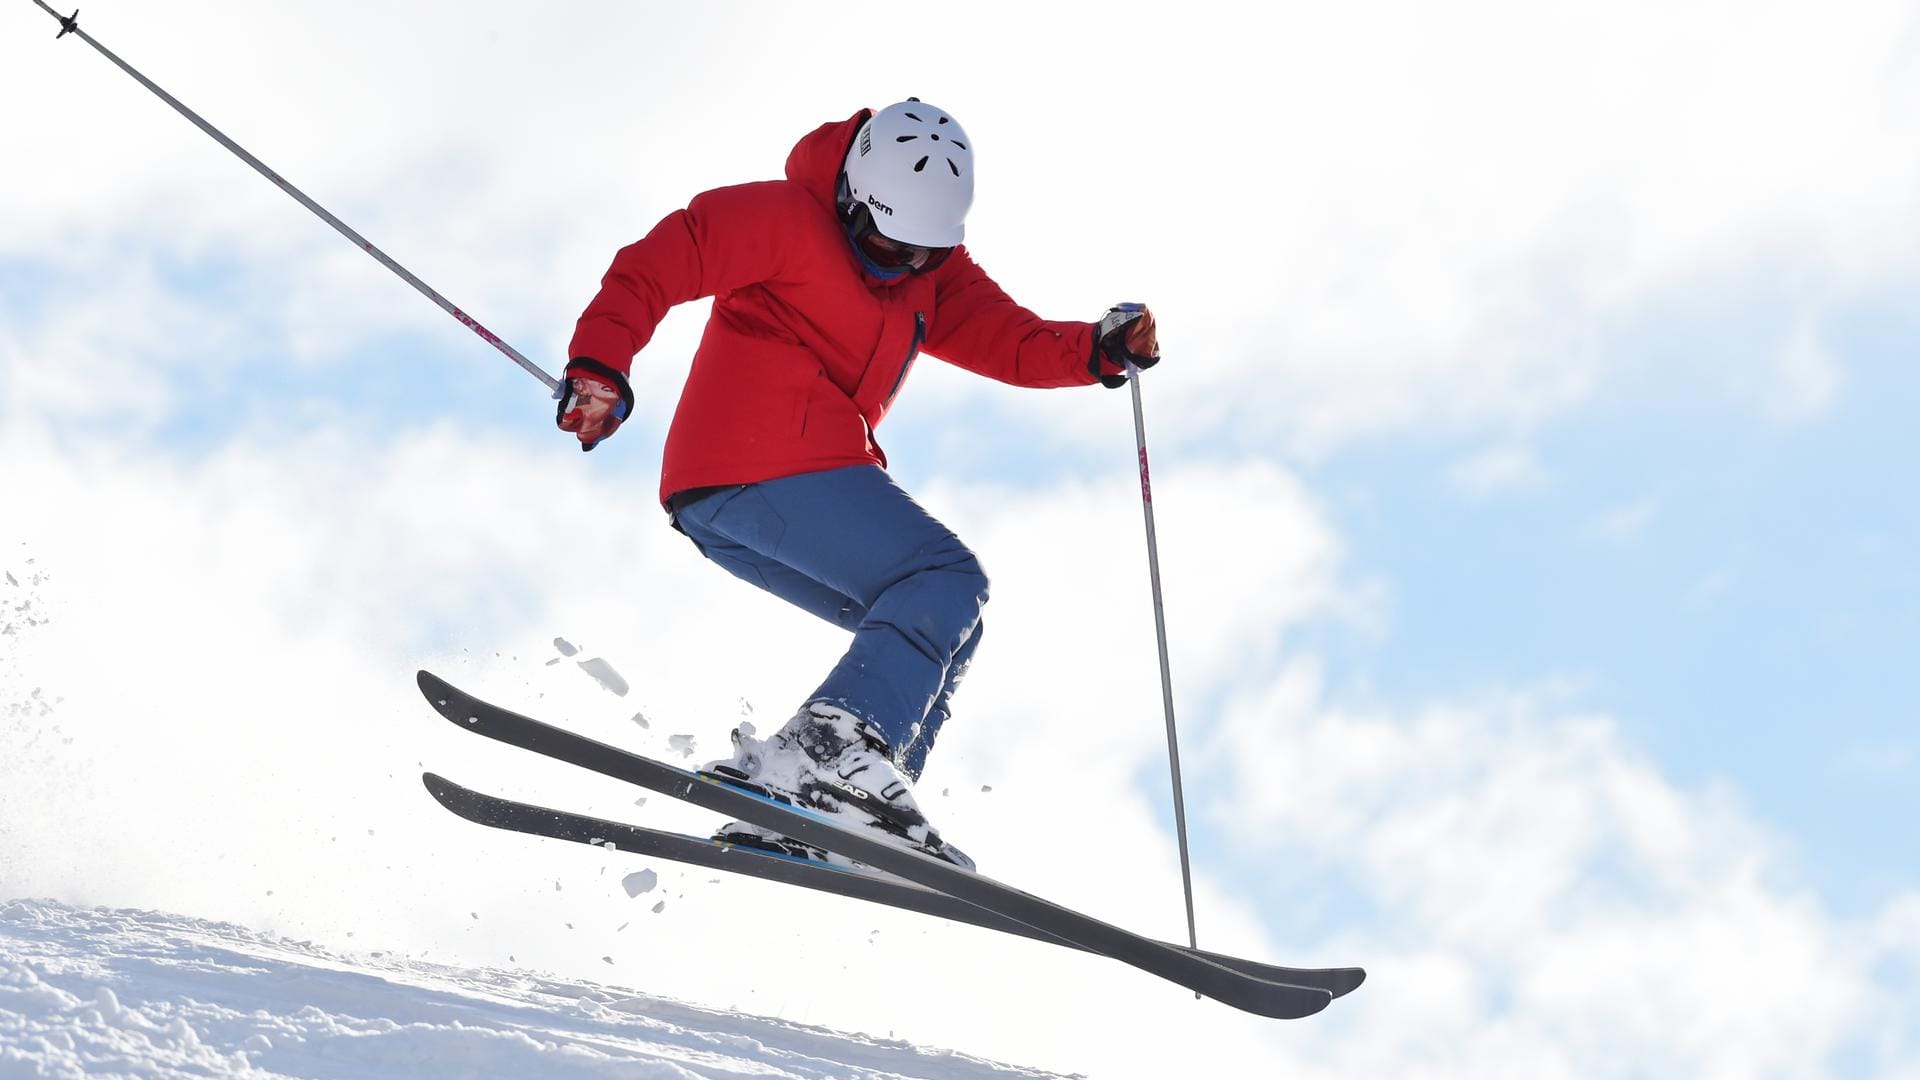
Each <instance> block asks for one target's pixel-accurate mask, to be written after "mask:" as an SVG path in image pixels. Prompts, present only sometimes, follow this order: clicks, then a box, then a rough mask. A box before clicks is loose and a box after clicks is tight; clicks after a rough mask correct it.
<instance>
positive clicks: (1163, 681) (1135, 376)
mask: <svg viewBox="0 0 1920 1080" xmlns="http://www.w3.org/2000/svg"><path fill="white" fill-rule="evenodd" d="M1127 383H1128V385H1130V386H1132V387H1133V436H1134V443H1135V445H1137V446H1138V447H1139V449H1140V505H1141V507H1142V508H1143V509H1144V511H1145V513H1146V518H1147V570H1148V573H1149V576H1150V577H1151V578H1152V580H1153V628H1154V631H1155V633H1157V634H1158V635H1159V638H1160V697H1161V700H1162V702H1163V703H1164V704H1165V705H1166V711H1167V760H1168V762H1169V763H1171V765H1172V767H1173V824H1174V829H1175V831H1176V832H1177V833H1178V834H1179V837H1180V885H1181V887H1182V888H1183V889H1184V890H1185V891H1186V896H1187V944H1188V945H1190V946H1192V947H1194V948H1196V949H1197V948H1199V947H1200V939H1199V935H1198V933H1197V932H1196V931H1195V930H1194V924H1193V864H1192V862H1191V860H1190V858H1189V857H1188V854H1187V800H1186V796H1185V795H1184V794H1183V793H1182V792H1181V790H1180V736H1179V733H1178V732H1177V731H1176V730H1175V729H1174V724H1173V673H1172V667H1171V665H1169V664H1168V662H1167V606H1166V603H1165V601H1163V600H1162V599H1161V596H1160V538H1159V535H1158V533H1156V532H1155V531H1154V527H1153V481H1152V479H1151V477H1150V475H1149V470H1148V468H1147V422H1146V419H1145V415H1144V414H1143V412H1142V411H1141V408H1140V369H1139V368H1137V367H1134V366H1133V364H1132V363H1131V362H1129V363H1128V364H1127Z"/></svg>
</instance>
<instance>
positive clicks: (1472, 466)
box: [1447, 444, 1549, 499]
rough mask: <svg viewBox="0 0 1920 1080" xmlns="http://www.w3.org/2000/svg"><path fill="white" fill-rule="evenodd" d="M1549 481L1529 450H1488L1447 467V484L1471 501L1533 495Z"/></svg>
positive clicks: (1508, 447) (1507, 447)
mask: <svg viewBox="0 0 1920 1080" xmlns="http://www.w3.org/2000/svg"><path fill="white" fill-rule="evenodd" d="M1548 481H1549V475H1548V473H1547V470H1546V467H1545V466H1544V465H1542V464H1541V463H1540V459H1539V457H1538V456H1537V455H1536V454H1535V453H1534V451H1533V449H1532V448H1531V447H1528V446H1522V445H1515V444H1506V445H1501V446H1492V447H1488V448H1487V449H1485V450H1482V451H1480V452H1479V453H1477V454H1473V455H1471V456H1469V457H1465V458H1461V459H1460V460H1459V461H1456V462H1454V463H1453V464H1452V465H1450V466H1448V467H1447V484H1448V486H1449V487H1451V488H1453V490H1454V491H1456V492H1458V493H1459V494H1461V495H1464V496H1466V497H1467V498H1470V499H1491V498H1494V497H1496V496H1500V495H1508V494H1513V493H1515V492H1521V491H1531V490H1535V489H1538V488H1541V487H1543V486H1545V485H1546V484H1547V483H1548Z"/></svg>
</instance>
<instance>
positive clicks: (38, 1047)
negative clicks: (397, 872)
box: [0, 900, 1059, 1080]
mask: <svg viewBox="0 0 1920 1080" xmlns="http://www.w3.org/2000/svg"><path fill="white" fill-rule="evenodd" d="M1058 1075H1059V1074H1057V1073H1048V1072H1039V1071H1035V1070H1030V1069H1022V1068H1017V1067H1013V1066H1007V1065H1000V1064H995V1063H993V1062H990V1061H985V1060H982V1059H979V1058H974V1057H969V1056H967V1055H964V1054H959V1053H955V1052H953V1051H947V1050H935V1049H929V1048H924V1047H917V1046H913V1045H910V1044H908V1043H904V1042H899V1041H895V1040H891V1039H876V1038H871V1037H866V1036H860V1035H848V1034H841V1033H837V1032H833V1031H829V1030H827V1029H825V1028H819V1027H811V1026H807V1025H803V1024H794V1023H788V1022H784V1021H780V1020H774V1019H768V1018H764V1017H756V1016H750V1015H747V1014H744V1013H734V1012H726V1011H721V1010H713V1009H704V1008H699V1007H696V1006H692V1005H685V1004H681V1003H679V1002H675V1001H670V1000H667V999H663V998H652V997H643V996H639V995H635V994H632V993H629V992H627V991H626V990H623V989H621V988H619V987H614V986H606V985H600V984H594V983H588V982H582V981H579V980H574V979H562V978H558V977H554V976H549V975H543V974H538V973H534V972H527V971H512V970H503V969H497V968H477V969H460V968H453V967H446V966H440V965H434V964H429V963H424V962H421V961H418V960H407V959H400V958H396V957H392V956H381V955H379V954H375V955H373V956H358V957H355V956H345V955H340V954H336V953H330V952H327V951H325V950H322V949H319V948H316V947H314V946H313V945H311V944H310V943H307V942H298V941H288V940H285V939H281V938H276V937H274V936H272V935H269V934H264V933H260V932H257V931H254V930H248V929H243V928H241V927H238V926H234V925H231V924H226V923H215V922H207V921H204V920H200V919H192V918H187V917H183V916H178V915H168V914H162V913H156V912H151V911H130V910H108V909H92V910H83V909H79V908H73V907H68V906H65V905H62V904H58V903H54V902H52V901H45V900H15V901H8V902H5V903H0V1080H24V1078H27V1077H36V1078H38V1077H59V1078H67V1077H129V1078H167V1080H172V1078H180V1077H246V1078H249V1080H264V1078H271V1077H312V1078H335V1077H337V1078H341V1080H348V1078H353V1080H381V1078H386V1077H409V1078H411V1077H422V1076H434V1077H455V1076H458V1077H532V1076H538V1077H542V1078H562V1080H564V1078H596V1077H630V1078H654V1077H660V1078H674V1080H685V1078H690V1077H722V1078H725V1077H742V1078H745V1077H754V1078H760V1080H779V1078H789V1077H790V1078H807V1077H832V1078H850V1080H883V1078H888V1077H953V1078H973V1077H1047V1076H1058Z"/></svg>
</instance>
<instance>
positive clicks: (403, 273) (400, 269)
mask: <svg viewBox="0 0 1920 1080" xmlns="http://www.w3.org/2000/svg"><path fill="white" fill-rule="evenodd" d="M33 2H34V3H36V4H38V5H40V10H42V11H45V12H46V13H47V14H49V15H51V16H53V17H54V18H55V19H57V20H59V22H60V32H59V33H58V34H55V35H54V40H56V41H57V40H59V39H60V38H63V37H66V36H67V35H68V34H72V35H74V36H76V37H78V38H79V39H80V40H81V41H84V42H86V43H87V44H89V45H91V46H93V47H94V49H95V50H96V51H97V52H99V53H100V55H101V56H104V57H106V58H107V59H109V60H111V61H113V63H114V65H115V66H116V67H118V68H119V69H120V70H121V71H124V72H126V73H127V74H128V75H131V76H133V78H134V79H135V80H136V81H138V82H139V83H140V85H141V86H144V87H146V88H147V89H148V90H151V91H153V93H154V95H155V96H157V97H158V98H159V99H160V100H161V101H164V102H166V103H167V104H168V105H171V106H173V110H174V111H175V112H177V113H179V114H180V115H181V116H184V117H186V118H187V119H188V120H191V121H193V125H194V126H195V127H197V128H199V129H200V130H201V131H204V132H206V133H207V134H208V135H210V136H212V137H213V140H214V141H215V142H217V143H219V144H220V145H221V146H224V147H226V148H227V149H228V150H231V151H233V154H234V156H235V157H238V158H239V159H240V160H241V161H244V162H246V163H247V164H248V165H251V166H253V169H254V171H255V172H257V173H259V174H260V175H261V176H264V177H266V178H267V179H269V180H271V181H273V183H274V185H275V186H276V187H278V188H279V189H280V190H281V191H284V192H286V193H287V194H288V195H291V196H293V198H294V201H296V202H298V203H299V204H300V205H301V206H304V207H306V208H307V209H308V210H311V211H313V213H314V216H316V217H318V218H319V219H320V220H322V221H324V222H326V223H327V224H329V225H331V226H333V227H334V229H335V230H336V231H337V232H339V233H340V235H341V236H344V237H346V238H347V239H348V240H351V241H353V244H354V246H356V247H358V248H359V249H360V250H362V251H364V252H366V253H367V254H369V255H371V256H373V257H374V259H375V260H376V261H378V262H379V263H380V265H382V266H384V267H386V268H387V269H389V270H391V271H393V272H394V273H395V274H398V275H399V276H400V280H402V281H404V282H406V283H407V284H409V285H411V286H413V287H414V288H415V289H418V290H419V291H420V294H421V295H422V296H425V297H426V298H427V299H429V300H431V301H433V302H434V303H436V304H438V305H440V307H441V309H442V310H444V311H445V312H446V313H447V314H449V315H451V316H453V317H454V318H456V319H458V320H460V324H461V325H462V326H465V327H466V328H467V329H469V330H472V331H473V332H474V333H476V334H479V335H480V338H481V340H483V341H485V342H486V343H487V344H489V345H492V346H493V347H494V348H496V349H499V350H500V351H501V352H503V353H505V354H507V358H508V359H510V360H512V361H513V362H514V363H516V364H519V365H520V366H521V367H523V368H525V369H526V371H527V374H529V375H532V376H533V377H534V378H536V379H539V380H540V381H541V382H543V383H545V384H546V387H547V389H548V390H551V391H554V392H555V393H558V392H559V390H560V380H558V379H556V378H554V377H553V376H551V375H549V374H547V373H546V372H545V371H543V370H541V368H540V366H539V365H538V364H535V363H534V362H533V361H531V360H529V359H527V358H526V357H524V356H522V355H520V351H519V350H518V349H515V348H514V347H513V346H511V345H509V344H507V343H506V342H504V341H501V340H500V339H499V337H497V336H495V334H494V333H493V331H491V330H489V329H487V328H486V327H484V326H481V325H480V324H479V323H478V322H475V321H474V319H473V317H472V316H470V315H468V314H467V313H466V312H464V311H461V310H460V309H459V308H457V307H454V306H453V304H451V303H449V302H448V300H447V298H446V297H444V296H441V295H440V294H439V293H437V292H435V291H433V289H432V288H431V287H429V286H428V285H427V283H426V282H424V281H421V280H420V279H419V278H417V277H415V276H413V274H412V273H411V272H410V271H408V270H407V268H406V267H404V266H401V265H400V264H399V263H397V262H395V261H393V259H391V258H389V257H388V255H387V253H386V252H384V251H381V250H380V249H379V248H377V247H374V246H373V245H372V244H371V243H368V242H367V239H366V238H365V237H363V236H361V235H360V234H359V233H357V232H354V231H353V230H352V229H350V228H348V227H347V224H346V222H344V221H341V220H340V219H339V218H337V217H334V216H333V215H332V214H330V213H328V212H327V210H326V208H325V207H323V206H321V205H320V204H319V203H317V202H314V201H313V200H312V199H309V198H307V196H306V194H305V193H304V192H302V191H301V190H300V189H299V188H297V187H294V186H293V185H292V184H289V183H287V182H286V180H284V179H282V178H281V176H280V174H279V173H276V172H274V171H273V170H272V169H269V168H267V166H266V165H265V164H264V163H262V162H261V160H260V159H259V158H257V157H254V156H253V155H252V154H249V153H247V152H246V150H245V149H243V148H242V147H241V146H240V144H239V143H236V142H234V141H233V140H232V139H229V138H227V137H226V135H225V134H223V133H222V132H221V131H220V129H219V128H216V127H214V126H213V125H212V124H209V123H207V122H206V121H205V120H202V119H201V118H200V116H199V114H198V113H195V112H194V111H193V110H192V109H189V108H187V107H186V106H185V105H182V104H181V103H180V102H179V100H178V99H176V98H175V97H174V96H173V95H172V94H169V93H167V92H166V91H165V90H162V89H160V88H159V87H158V86H156V85H154V83H153V81H152V80H150V79H148V78H147V77H146V76H145V75H142V74H140V73H139V72H138V71H135V70H134V69H133V68H132V67H131V66H130V65H129V64H128V63H127V62H126V61H125V60H122V59H120V58H119V57H118V56H115V55H114V54H113V53H112V52H111V51H110V50H109V49H108V48H107V47H106V46H105V45H102V44H100V43H99V42H98V41H95V40H94V39H93V37H92V35H90V34H88V33H87V32H86V31H85V30H82V29H80V12H79V10H78V9H75V10H74V13H73V14H71V15H62V14H60V13H59V12H57V11H55V10H53V9H52V8H50V7H48V6H47V5H46V0H33Z"/></svg>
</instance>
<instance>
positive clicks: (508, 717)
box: [419, 671, 1366, 1019]
mask: <svg viewBox="0 0 1920 1080" xmlns="http://www.w3.org/2000/svg"><path fill="white" fill-rule="evenodd" d="M419 684H420V692H421V693H423V694H425V695H426V698H427V700H428V702H430V703H431V704H432V705H433V707H434V709H435V710H437V711H438V712H439V713H440V715H441V716H443V717H445V718H446V719H448V720H450V721H452V722H453V723H454V724H457V725H459V726H460V727H463V728H466V729H467V730H469V731H473V732H476V733H478V734H481V735H485V736H487V737H488V738H490V739H496V740H498V741H500V742H504V743H507V744H509V745H512V746H517V747H520V748H522V749H524V750H531V751H533V752H534V753H537V754H542V755H545V756H547V757H551V758H555V759H558V760H560V761H565V762H568V763H569V764H573V765H578V766H580V767H581V768H584V769H588V770H591V771H593V772H596V773H600V774H602V775H604V776H610V777H613V778H614V779H617V780H624V781H626V782H628V783H631V784H635V785H638V786H640V787H643V788H646V789H648V790H650V791H656V792H659V793H661V794H663V795H669V796H672V797H673V798H676V799H680V800H682V801H685V802H689V803H692V804H693V805H695V806H699V807H701V808H703V809H707V810H712V811H714V812H716V813H719V814H723V815H726V816H728V817H731V818H735V819H737V820H740V821H745V822H747V823H749V824H753V825H758V826H761V827H762V828H766V829H771V830H773V831H775V832H777V833H780V834H781V835H784V836H790V837H792V838H794V839H795V840H799V841H801V842H802V843H806V844H811V845H813V846H815V847H819V848H824V849H826V850H828V851H832V852H835V853H836V854H839V855H843V856H845V857H847V858H849V859H852V860H854V861H856V862H858V863H860V864H861V867H859V868H850V867H844V866H839V865H835V864H830V863H824V862H817V861H814V860H810V859H802V858H797V857H794V856H788V855H782V854H777V853H773V852H767V851H761V850H757V849H754V848H744V847H737V846H734V845H731V844H727V843H724V842H721V841H717V840H712V839H708V838H705V837H696V836H688V835H684V834H681V833H673V832H664V831H661V830H658V829H648V828H643V827H641V826H637V825H627V824H622V823H619V822H613V821H605V820H601V819H598V818H593V817H588V816H585V815H582V814H573V813H568V812H566V811H562V810H550V809H547V808H545V807H539V806H533V805H529V804H527V803H520V802H514V801H513V800H510V799H503V798H499V797H497V796H493V795H486V794H482V793H480V792H477V791H473V790H471V789H469V788H465V787H462V786H460V785H459V784H456V783H454V782H452V781H451V780H447V779H445V778H444V777H441V776H437V775H435V774H433V773H427V774H425V776H424V777H423V778H422V779H423V780H424V782H425V784H426V786H427V790H428V791H429V792H431V793H432V795H433V797H434V798H435V799H437V800H439V802H440V804H441V805H443V806H445V807H446V808H447V809H448V810H451V811H453V812H454V813H455V814H458V815H459V816H461V817H463V818H466V819H467V820H469V821H474V822H477V823H479V824H482V825H487V826H491V827H493V828H497V829H506V830H510V831H513V832H520V833H527V834H530V835H535V836H547V837H553V838H556V839H561V840H571V841H573V842H575V843H582V844H592V845H595V846H598V847H611V848H614V849H616V850H620V851H626V852H631V853H633V854H636V855H648V856H653V857H656V858H662V859H669V860H672V861H675V862H682V863H687V864H690V865H694V866H704V867H709V868H712V869H716V870H725V871H728V872H730V873H736V874H744V875H747V876H749V877H757V878H762V879H765V880H768V881H777V882H783V883H785V884H789V885H798V886H801V887H802V888H808V889H814V890H818V891H820V892H826V893H832V894H834V895H837V896H848V897H854V898H856V899H861V900H867V901H871V902H873V903H877V904H885V905H887V906H889V907H897V908H901V909H903V910H907V911H917V912H920V913H922V914H926V915H933V916H937V917H939V918H944V919H951V920H954V921H956V922H963V923H968V924H970V925H973V926H979V927H984V928H986V929H990V930H998V931H1001V932H1003V933H1010V934H1016V935H1019V936H1021V937H1027V938H1032V939H1034V940H1036V941H1045V942H1048V943H1051V944H1057V945H1064V946H1067V947H1070V948H1075V949H1080V950H1083V951H1086V952H1092V953H1098V954H1100V955H1102V956H1107V957H1111V958H1112V959H1115V960H1119V961H1121V962H1122V963H1126V964H1130V965H1132V966H1133V967H1136V968H1139V969H1140V970H1142V971H1146V972H1148V973H1150V974H1153V975H1157V976H1159V977H1161V978H1163V979H1167V980H1169V981H1172V982H1175V983H1178V984H1179V985H1181V986H1184V987H1186V988H1187V989H1189V990H1192V991H1194V992H1195V993H1198V994H1204V995H1206V996H1207V997H1210V998H1213V999H1215V1000H1216V1001H1220V1002H1223V1003H1225V1004H1228V1005H1232V1006H1233V1007H1235V1008H1238V1009H1243V1010H1245V1011H1247V1012H1251V1013H1256V1014H1258V1015H1261V1016H1271V1017H1280V1018H1288V1019H1292V1018H1297V1017H1302V1016H1310V1015H1312V1014H1314V1013H1317V1012H1319V1011H1320V1010H1322V1009H1324V1008H1326V1007H1327V1005H1328V1003H1330V1002H1331V1001H1332V1000H1333V999H1334V998H1336V997H1339V996H1341V995H1343V994H1346V993H1349V992H1351V991H1352V990H1353V989H1354V988H1356V987H1358V986H1359V985H1360V983H1361V982H1362V981H1363V980H1364V979H1365V978H1366V972H1364V971H1362V970H1361V969H1359V968H1288V967H1279V966H1276V965H1271V964H1261V963H1256V962H1254V961H1251V960H1244V959H1241V958H1238V957H1232V956H1225V955H1222V954H1219V953H1211V952H1206V951H1203V950H1199V949H1190V948H1187V947H1185V946H1182V945H1175V944H1170V943H1168V942H1163V941H1156V940H1154V939H1152V938H1148V937H1143V936H1141V935H1138V934H1134V933H1131V932H1129V931H1126V930H1122V929H1120V928H1119V927H1116V926H1113V925H1111V924H1108V923H1105V922H1101V921H1100V920H1098V919H1095V918H1093V917H1091V916H1088V915H1084V914H1081V913H1080V912H1077V911H1074V910H1072V909H1070V908H1065V907H1061V906H1060V905H1058V904H1054V903H1051V902H1049V901H1046V900H1042V899H1041V898H1039V897H1037V896H1033V895H1032V894H1030V893H1026V892H1022V891H1021V890H1019V889H1016V888H1013V887H1012V886H1009V885H1003V884H1001V883H999V882H997V881H994V880H993V879H991V878H988V877H986V876H984V875H982V874H978V873H975V872H973V871H970V870H966V869H963V868H961V867H959V866H955V865H954V864H952V863H949V862H946V861H944V860H941V859H936V858H934V857H932V856H930V855H927V854H924V853H922V852H919V851H915V850H913V849H911V848H908V847H904V846H900V845H897V844H894V843H892V842H891V841H889V840H887V839H885V838H882V837H880V836H878V835H876V834H872V833H869V832H867V831H866V830H863V829H859V828H857V827H852V828H850V827H847V826H843V825H841V824H840V823H839V822H837V821H835V820H833V818H832V817H831V816H830V815H826V814H821V813H817V812H814V811H812V810H808V809H805V808H800V807H794V806H791V805H788V804H786V803H782V802H778V801H776V800H773V799H770V798H767V797H765V796H762V795H759V794H757V793H754V792H751V791H748V790H746V789H744V788H740V787H735V786H733V785H732V784H729V783H727V782H725V781H724V780H721V779H719V778H716V777H712V776H709V775H706V774H703V773H695V772H689V771H687V770H685V769H681V768H677V767H675V766H672V765H667V764H665V763H662V762H658V761H654V760H652V759H651V758H645V757H641V756H639V755H637V754H632V753H629V752H627V751H625V750H621V749H619V748H617V747H614V746H609V745H607V744H606V743H602V742H597V741H595V740H593V739H589V738H587V737H586V736H583V735H577V734H574V733H573V732H570V731H566V730H563V729H561V728H557V727H554V726H552V725H550V724H544V723H541V722H540V721H538V720H534V719H530V718H528V717H525V716H521V715H520V714H518V713H515V712H511V711H509V710H507V709H503V708H501V707H499V706H497V705H491V704H489V703H487V702H484V701H481V700H480V699H478V698H476V697H473V696H472V695H470V694H467V693H465V692H464V691H462V690H460V689H458V688H456V687H454V686H453V685H451V684H449V683H448V682H446V681H445V680H444V679H441V678H439V677H438V676H436V675H433V674H432V673H430V672H426V671H422V672H420V675H419Z"/></svg>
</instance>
